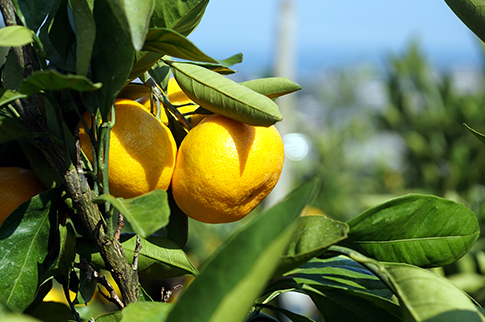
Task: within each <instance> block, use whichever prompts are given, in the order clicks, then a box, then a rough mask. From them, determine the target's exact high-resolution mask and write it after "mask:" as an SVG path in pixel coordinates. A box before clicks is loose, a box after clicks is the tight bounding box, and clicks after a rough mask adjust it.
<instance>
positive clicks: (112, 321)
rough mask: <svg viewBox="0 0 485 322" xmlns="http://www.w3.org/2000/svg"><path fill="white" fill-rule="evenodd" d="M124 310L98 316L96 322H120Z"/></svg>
mask: <svg viewBox="0 0 485 322" xmlns="http://www.w3.org/2000/svg"><path fill="white" fill-rule="evenodd" d="M122 313H123V311H116V312H112V313H108V314H105V315H101V316H99V317H97V318H96V322H120V321H121V318H122Z"/></svg>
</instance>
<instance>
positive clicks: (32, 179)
mask: <svg viewBox="0 0 485 322" xmlns="http://www.w3.org/2000/svg"><path fill="white" fill-rule="evenodd" d="M45 190H46V188H45V187H44V185H42V183H41V182H40V181H39V179H38V178H37V176H36V175H35V173H34V172H33V171H31V170H28V169H23V168H19V167H0V203H1V204H2V207H0V225H1V224H2V222H3V221H4V220H5V218H7V217H8V215H10V214H11V213H12V211H14V210H15V209H17V207H18V206H20V205H21V204H22V203H23V202H25V201H27V200H29V199H30V198H32V197H34V196H36V195H38V194H39V193H41V192H44V191H45Z"/></svg>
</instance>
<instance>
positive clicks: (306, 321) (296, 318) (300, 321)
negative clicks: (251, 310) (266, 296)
mask: <svg viewBox="0 0 485 322" xmlns="http://www.w3.org/2000/svg"><path fill="white" fill-rule="evenodd" d="M257 306H258V307H262V308H265V309H269V310H271V311H274V312H278V313H281V314H282V315H284V316H286V317H287V318H288V319H289V320H290V321H292V322H315V321H314V320H312V319H310V318H308V317H306V316H304V315H300V314H296V313H293V312H291V311H288V310H286V309H284V308H281V307H277V306H273V305H265V304H258V305H257Z"/></svg>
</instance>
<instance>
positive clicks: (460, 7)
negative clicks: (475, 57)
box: [445, 0, 485, 41]
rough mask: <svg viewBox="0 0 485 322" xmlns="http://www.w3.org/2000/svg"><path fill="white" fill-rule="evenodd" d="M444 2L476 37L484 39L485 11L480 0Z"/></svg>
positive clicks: (450, 0)
mask: <svg viewBox="0 0 485 322" xmlns="http://www.w3.org/2000/svg"><path fill="white" fill-rule="evenodd" d="M445 2H446V3H447V4H448V6H449V7H450V8H451V10H453V12H454V13H455V14H456V15H457V16H458V18H460V19H461V21H463V22H464V23H465V25H466V26H467V27H468V28H470V30H471V31H473V32H474V33H475V34H476V35H477V36H478V38H480V39H481V40H482V41H485V12H484V11H483V2H482V1H481V0H445Z"/></svg>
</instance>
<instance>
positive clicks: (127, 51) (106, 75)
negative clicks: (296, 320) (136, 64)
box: [91, 0, 135, 120]
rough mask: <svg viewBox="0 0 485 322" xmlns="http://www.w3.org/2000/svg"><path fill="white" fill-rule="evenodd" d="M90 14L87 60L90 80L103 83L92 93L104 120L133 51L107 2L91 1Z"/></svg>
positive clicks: (128, 67)
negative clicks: (93, 25)
mask: <svg viewBox="0 0 485 322" xmlns="http://www.w3.org/2000/svg"><path fill="white" fill-rule="evenodd" d="M93 12H94V20H95V21H96V40H95V43H94V49H93V57H92V59H91V70H92V74H93V76H92V77H93V78H92V79H93V80H94V81H95V82H101V83H102V84H103V87H101V89H100V90H98V91H96V92H95V94H96V98H97V101H98V102H97V103H98V105H99V109H100V112H101V116H102V119H103V120H108V115H109V113H110V111H111V107H112V106H113V104H114V101H115V99H116V95H117V94H118V92H119V91H120V90H121V88H122V87H123V86H124V85H125V82H126V80H127V79H128V76H129V75H130V72H131V68H132V65H133V61H134V58H135V50H134V48H133V45H132V43H131V39H130V37H129V36H128V35H126V34H125V33H123V32H121V29H122V26H121V25H120V24H119V22H118V21H117V19H116V18H115V16H114V13H113V12H112V10H111V8H110V6H109V5H108V3H107V0H97V1H95V2H94V10H93ZM113 35H116V37H114V36H113Z"/></svg>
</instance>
